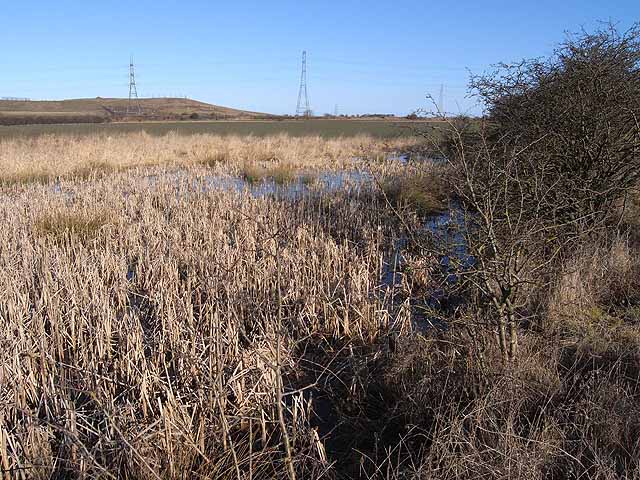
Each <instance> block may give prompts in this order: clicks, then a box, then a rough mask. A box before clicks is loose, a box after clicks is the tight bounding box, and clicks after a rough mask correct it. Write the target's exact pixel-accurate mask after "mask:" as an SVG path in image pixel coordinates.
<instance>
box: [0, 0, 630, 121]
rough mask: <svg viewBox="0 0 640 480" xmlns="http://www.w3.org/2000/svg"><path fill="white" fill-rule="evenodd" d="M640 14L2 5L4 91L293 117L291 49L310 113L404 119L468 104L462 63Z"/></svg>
mask: <svg viewBox="0 0 640 480" xmlns="http://www.w3.org/2000/svg"><path fill="white" fill-rule="evenodd" d="M598 20H612V21H614V22H617V23H618V24H619V26H620V27H621V28H627V27H629V26H630V25H631V24H632V23H633V22H634V21H640V1H638V0H618V1H603V0H600V1H595V0H583V1H575V0H564V1H558V0H555V1H548V0H540V1H520V2H517V1H509V2H507V1H495V0H490V1H479V0H474V1H467V0H458V1H456V2H427V1H424V0H422V1H417V0H416V1H408V0H396V1H384V2H383V1H369V2H365V1H353V0H342V1H307V2H304V1H273V2H267V1H252V2H249V1H242V0H237V1H235V2H222V1H220V2H218V1H204V0H202V1H201V0H197V1H182V2H181V1H168V0H155V1H150V0H142V1H128V2H125V1H119V0H102V1H100V2H97V1H89V0H87V1H80V0H77V1H70V0H57V1H55V2H53V1H51V0H49V1H29V0H22V1H11V0H5V1H4V2H3V5H2V9H1V15H0V45H2V48H1V49H0V96H16V97H29V98H33V99H62V98H78V97H96V96H104V97H107V96H119V97H123V96H126V95H127V94H128V90H127V73H128V72H127V69H128V60H129V56H130V55H133V56H134V59H135V63H136V69H137V71H136V73H137V80H138V91H139V94H140V95H141V96H154V95H155V96H159V95H171V96H173V95H175V96H178V95H180V96H183V95H187V96H189V97H190V98H195V99H198V100H203V101H207V102H211V103H215V104H218V105H225V106H231V107H236V108H243V109H249V110H256V111H264V112H272V113H293V112H294V110H295V106H296V100H297V90H298V83H299V69H300V56H301V51H302V50H303V49H306V50H307V52H308V85H309V97H310V103H311V107H312V109H313V110H314V111H315V112H316V113H325V112H333V109H334V105H335V104H338V108H339V111H340V112H341V113H350V114H356V113H365V112H389V113H396V114H407V113H409V112H411V111H413V110H415V109H417V108H424V107H426V106H427V102H426V100H425V95H426V94H427V93H432V94H434V96H436V97H437V96H438V95H439V91H440V85H444V99H445V109H446V110H448V111H452V112H458V111H470V112H472V113H473V112H474V110H477V107H475V106H474V104H475V102H474V101H473V100H472V99H468V98H465V97H466V84H467V80H468V72H467V69H470V70H471V71H472V72H474V73H481V72H483V71H484V70H486V69H488V68H489V66H490V65H491V64H495V63H497V62H500V61H514V60H518V59H521V58H526V57H536V56H542V55H547V54H549V53H550V52H551V51H552V49H553V46H554V45H555V44H556V43H558V42H559V41H561V40H562V39H563V37H564V32H565V31H567V30H568V31H575V30H577V29H579V28H580V27H585V28H587V29H592V28H593V27H594V26H596V25H597V21H598Z"/></svg>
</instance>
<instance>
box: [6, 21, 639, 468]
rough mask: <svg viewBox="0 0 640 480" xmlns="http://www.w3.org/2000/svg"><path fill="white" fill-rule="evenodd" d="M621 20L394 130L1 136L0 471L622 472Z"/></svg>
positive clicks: (632, 100) (631, 273) (634, 168)
mask: <svg viewBox="0 0 640 480" xmlns="http://www.w3.org/2000/svg"><path fill="white" fill-rule="evenodd" d="M639 38H640V30H639V29H638V28H635V29H632V30H630V31H627V32H618V31H617V30H615V29H614V28H609V29H603V30H599V31H596V32H595V33H583V34H581V35H578V36H577V37H575V38H573V37H572V38H569V39H568V40H567V41H566V42H565V43H564V44H561V45H560V46H559V47H558V49H557V50H556V52H555V53H554V54H553V55H552V56H551V57H550V58H548V59H546V60H539V59H536V60H531V61H528V62H524V63H522V64H520V65H517V66H509V65H505V66H503V67H502V68H503V70H501V71H499V72H497V73H493V74H491V75H487V76H480V77H473V78H472V81H471V89H472V90H473V91H475V92H476V94H477V95H478V96H479V97H480V98H481V99H482V100H483V101H484V102H485V106H486V109H487V112H486V114H485V115H484V116H482V117H476V118H467V117H463V116H460V117H451V116H446V115H440V116H439V117H437V118H436V119H437V120H438V122H437V123H434V124H426V123H425V124H422V125H419V126H415V127H414V129H413V130H412V131H411V132H410V133H411V134H407V132H406V131H403V133H402V134H392V135H391V134H390V135H375V136H374V135H369V134H363V133H359V132H347V133H346V134H344V135H341V136H320V135H316V134H309V135H288V134H286V133H277V134H266V135H260V136H257V135H243V134H229V135H218V134H214V133H196V132H192V133H190V134H185V133H184V132H182V133H176V132H168V133H166V134H162V135H159V134H158V135H151V134H149V133H146V132H142V131H134V132H120V131H108V132H107V131H98V132H93V133H91V134H86V133H83V134H78V133H74V132H66V133H60V132H58V133H55V134H51V133H45V134H40V135H24V136H6V137H0V167H1V168H0V217H1V218H2V229H1V230H0V359H1V360H2V361H1V363H0V479H2V480H5V479H14V478H18V479H31V478H36V479H45V478H46V479H49V478H53V479H62V478H81V479H107V478H113V479H116V478H123V479H132V480H133V479H135V480H143V479H144V480H147V479H174V478H175V479H177V478H229V479H256V480H257V479H268V478H282V479H288V480H295V479H321V478H328V479H342V478H345V479H346V478H359V479H398V480H400V479H416V480H417V479H436V478H437V479H469V478H492V479H531V478H552V479H565V478H575V479H578V478H581V479H586V478H589V479H591V478H593V479H603V480H604V479H607V480H609V479H631V478H638V476H639V475H640V256H639V255H638V254H639V253H640V233H639V232H640V194H639V192H638V182H639V181H640V157H639V156H638V149H639V148H640V127H638V123H637V118H638V117H637V115H638V114H639V113H640V107H638V99H639V98H640V73H639V72H640V67H639V65H640V40H639ZM594 72H596V73H597V75H598V77H597V79H598V81H593V79H594V75H595V74H594ZM523 79H524V80H523ZM523 92H525V93H523ZM621 105H624V106H625V108H621Z"/></svg>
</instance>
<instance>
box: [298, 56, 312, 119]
mask: <svg viewBox="0 0 640 480" xmlns="http://www.w3.org/2000/svg"><path fill="white" fill-rule="evenodd" d="M300 116H302V117H310V116H311V109H310V108H309V95H308V93H307V51H306V50H305V51H303V52H302V73H301V74H300V89H299V90H298V105H297V106H296V117H300Z"/></svg>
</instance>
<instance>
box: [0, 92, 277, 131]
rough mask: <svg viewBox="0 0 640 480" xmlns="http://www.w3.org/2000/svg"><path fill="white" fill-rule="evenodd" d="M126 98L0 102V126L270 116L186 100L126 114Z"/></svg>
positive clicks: (147, 101) (157, 102) (161, 101)
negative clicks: (136, 113)
mask: <svg viewBox="0 0 640 480" xmlns="http://www.w3.org/2000/svg"><path fill="white" fill-rule="evenodd" d="M128 105H129V100H128V99H126V98H102V97H98V98H80V99H71V100H0V125H16V124H18V125H19V124H28V123H101V122H109V121H126V120H140V119H146V120H201V119H202V120H231V119H234V120H235V119H238V120H242V119H246V120H250V119H268V118H274V116H273V115H269V114H265V113H258V112H249V111H245V110H237V109H234V108H228V107H221V106H218V105H211V104H209V103H204V102H199V101H197V100H191V99H188V98H144V99H140V105H141V107H142V112H143V113H142V115H135V114H134V115H130V114H127V106H128Z"/></svg>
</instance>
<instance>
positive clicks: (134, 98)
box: [127, 57, 142, 115]
mask: <svg viewBox="0 0 640 480" xmlns="http://www.w3.org/2000/svg"><path fill="white" fill-rule="evenodd" d="M130 114H137V115H142V105H140V99H139V98H138V88H137V87H136V72H135V69H134V67H133V57H131V60H130V61H129V103H128V104H127V115H130Z"/></svg>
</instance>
